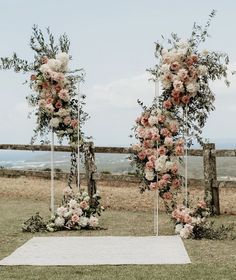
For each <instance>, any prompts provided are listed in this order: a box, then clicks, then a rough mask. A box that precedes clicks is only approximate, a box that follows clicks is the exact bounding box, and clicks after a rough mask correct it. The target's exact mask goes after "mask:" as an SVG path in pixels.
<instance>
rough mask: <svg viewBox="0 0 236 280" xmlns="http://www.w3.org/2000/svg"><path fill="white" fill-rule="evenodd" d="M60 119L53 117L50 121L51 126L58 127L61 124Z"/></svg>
mask: <svg viewBox="0 0 236 280" xmlns="http://www.w3.org/2000/svg"><path fill="white" fill-rule="evenodd" d="M59 123H60V120H59V119H58V118H52V119H51V120H50V122H49V125H50V126H51V127H54V128H57V127H58V126H59Z"/></svg>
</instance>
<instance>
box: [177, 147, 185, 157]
mask: <svg viewBox="0 0 236 280" xmlns="http://www.w3.org/2000/svg"><path fill="white" fill-rule="evenodd" d="M175 154H176V156H183V154H184V148H183V146H180V145H177V146H176V147H175Z"/></svg>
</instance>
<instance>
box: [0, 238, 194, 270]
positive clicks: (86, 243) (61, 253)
mask: <svg viewBox="0 0 236 280" xmlns="http://www.w3.org/2000/svg"><path fill="white" fill-rule="evenodd" d="M190 262H191V261H190V259H189V256H188V254H187V252H186V250H185V247H184V244H183V242H182V240H181V238H180V237H178V236H158V237H155V236H153V237H150V236H148V237H130V236H126V237H121V236H103V237H34V238H32V239H30V240H29V241H28V242H26V243H25V244H24V245H23V246H21V247H19V248H18V249H16V251H15V252H13V253H12V254H11V255H10V256H9V257H6V258H5V259H3V260H1V261H0V265H47V266H49V265H105V264H110V265H120V264H186V263H190Z"/></svg>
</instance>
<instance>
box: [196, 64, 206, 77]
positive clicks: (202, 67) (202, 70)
mask: <svg viewBox="0 0 236 280" xmlns="http://www.w3.org/2000/svg"><path fill="white" fill-rule="evenodd" d="M198 71H199V74H200V75H202V76H205V75H207V73H208V69H207V67H206V66H205V65H199V66H198Z"/></svg>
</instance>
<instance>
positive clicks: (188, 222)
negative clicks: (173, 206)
mask: <svg viewBox="0 0 236 280" xmlns="http://www.w3.org/2000/svg"><path fill="white" fill-rule="evenodd" d="M183 220H184V222H185V223H186V224H190V223H191V222H192V217H191V216H189V215H188V214H186V215H185V216H184V219H183Z"/></svg>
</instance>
